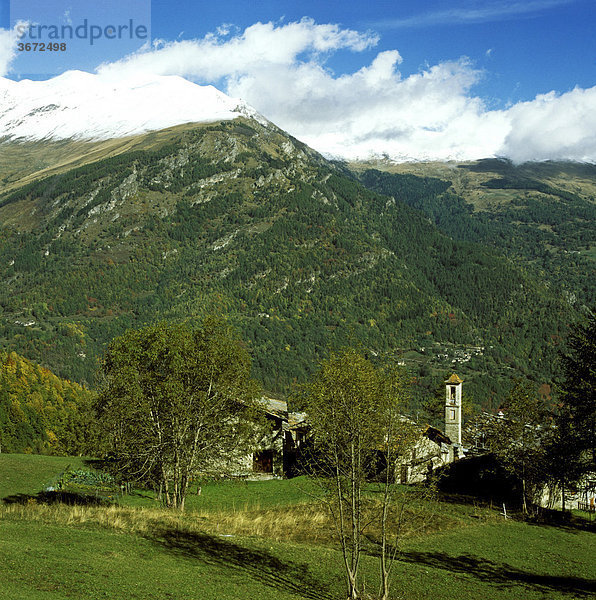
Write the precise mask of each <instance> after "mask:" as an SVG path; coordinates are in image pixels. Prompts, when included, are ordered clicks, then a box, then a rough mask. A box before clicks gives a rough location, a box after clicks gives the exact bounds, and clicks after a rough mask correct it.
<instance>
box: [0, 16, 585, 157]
mask: <svg viewBox="0 0 596 600" xmlns="http://www.w3.org/2000/svg"><path fill="white" fill-rule="evenodd" d="M376 43H377V37H376V35H374V34H371V33H369V32H366V33H359V32H357V31H353V30H350V29H343V28H341V27H339V26H338V25H332V24H323V25H320V24H316V23H315V22H314V21H312V20H311V19H303V20H301V21H299V22H294V23H283V24H274V23H256V24H254V25H252V26H250V27H248V28H247V29H245V30H244V31H240V30H237V29H235V28H233V27H232V26H225V27H224V28H223V29H221V30H220V32H219V33H218V34H209V35H207V36H205V37H204V38H202V39H199V40H185V41H175V42H167V41H157V42H155V43H154V44H153V45H149V44H147V46H146V47H145V48H143V49H142V50H140V51H139V52H137V53H135V54H132V55H130V56H128V57H125V58H124V59H122V60H120V61H117V62H115V63H111V64H103V65H101V66H100V67H99V68H98V73H99V77H98V79H100V80H104V82H106V80H109V81H110V82H114V83H115V84H117V85H128V86H133V85H135V83H134V82H135V81H137V82H138V81H140V80H142V79H143V78H144V77H147V76H154V75H179V76H183V77H186V78H188V79H191V80H193V81H196V82H200V83H217V84H218V86H219V87H220V88H222V90H223V91H225V92H226V93H228V94H229V95H231V96H234V97H239V98H242V99H243V100H245V101H246V102H248V103H249V104H251V105H252V106H254V107H255V108H256V109H257V110H258V111H259V112H261V113H262V114H263V115H265V116H266V117H267V118H269V119H270V120H272V121H273V122H274V123H276V124H277V125H279V126H280V127H282V128H283V129H285V130H287V131H288V132H290V133H291V134H293V135H294V136H296V137H297V138H299V139H302V140H303V141H305V142H306V143H308V144H309V145H311V146H312V147H313V148H315V149H317V150H319V151H321V152H323V153H327V154H331V155H336V156H344V157H347V158H365V157H369V156H370V155H383V154H388V155H389V156H391V157H393V158H395V159H396V160H449V159H455V160H468V159H477V158H482V157H489V156H508V157H510V158H512V159H513V160H516V161H524V160H543V159H574V160H586V161H592V162H596V87H594V88H590V89H586V90H583V89H579V88H577V89H575V90H573V91H571V92H568V93H565V94H562V95H558V94H557V93H555V92H550V93H548V94H544V95H541V96H538V97H537V98H536V99H534V100H532V101H530V102H524V103H518V104H516V105H513V106H511V107H509V108H507V109H504V110H489V109H488V108H487V106H486V105H485V104H484V102H483V101H482V99H480V98H479V97H477V96H475V95H474V93H473V88H474V85H475V84H476V83H477V82H478V81H479V79H480V78H482V77H483V72H482V71H479V70H478V69H476V68H475V67H474V65H473V64H472V63H471V62H470V61H469V60H468V59H466V58H465V57H464V58H461V59H460V60H457V61H449V62H442V63H439V64H437V65H432V66H428V67H426V68H424V69H423V70H421V71H419V72H418V73H414V74H412V75H409V76H402V74H401V72H400V70H399V69H400V65H401V64H402V62H403V59H402V56H401V55H400V53H399V52H398V51H397V50H389V51H383V52H379V53H377V55H376V57H374V59H373V60H372V61H371V62H370V63H369V64H366V65H365V66H362V67H361V68H359V69H357V70H355V71H353V72H349V73H345V74H342V75H336V74H334V73H333V72H332V71H331V70H330V69H329V68H328V67H327V66H326V61H327V58H328V57H329V56H330V55H331V54H332V53H334V52H346V51H348V52H359V51H363V50H367V49H370V48H371V47H373V46H374V45H375V44H376ZM8 48H9V49H10V48H11V46H10V44H9V45H8ZM0 56H2V55H0ZM6 56H7V57H8V58H7V59H5V70H6V68H8V64H9V62H10V56H11V54H10V52H9V53H8V54H6ZM0 66H2V62H0ZM181 118H182V117H181ZM181 122H182V121H181Z"/></svg>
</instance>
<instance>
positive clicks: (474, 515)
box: [0, 454, 596, 600]
mask: <svg viewBox="0 0 596 600" xmlns="http://www.w3.org/2000/svg"><path fill="white" fill-rule="evenodd" d="M67 467H70V468H71V469H80V468H88V467H86V466H85V461H84V460H82V459H77V458H59V457H45V456H33V455H5V454H0V497H1V498H2V499H5V501H3V502H2V506H1V507H0V582H1V584H0V597H1V598H2V599H3V600H4V599H6V600H17V599H19V600H21V599H23V600H25V599H27V600H28V599H42V598H43V599H44V600H45V599H53V598H56V599H61V600H62V599H64V598H74V599H78V598H80V599H88V598H89V599H95V598H97V599H99V598H111V599H120V598H122V599H124V598H126V599H128V598H138V599H154V598H155V599H156V600H157V599H164V598H166V599H167V598H172V599H176V600H178V599H180V600H184V599H189V600H190V599H193V600H196V599H200V600H211V599H213V600H236V599H239V598H251V599H256V600H261V599H262V600H269V599H271V600H273V599H277V600H281V599H286V598H287V599H290V598H293V599H300V598H304V599H312V600H315V599H322V600H335V599H338V600H339V599H340V598H343V596H344V581H343V572H342V565H341V555H340V553H339V551H338V550H337V548H336V546H335V544H334V542H333V538H332V536H331V535H330V534H329V532H328V529H329V523H328V522H327V521H326V515H325V513H324V511H323V510H322V509H321V507H320V506H319V505H318V504H317V503H316V502H315V501H314V499H313V496H314V493H315V491H316V490H315V489H314V487H313V485H312V484H311V483H310V482H309V481H308V480H305V479H303V478H297V479H292V480H272V481H262V482H229V481H221V482H209V483H204V484H202V485H201V494H200V495H198V494H197V493H196V486H195V488H193V489H194V493H193V494H192V495H191V496H190V497H189V502H188V509H187V511H186V513H184V514H178V513H173V512H168V511H165V510H163V509H162V508H161V507H160V506H159V505H158V504H157V502H156V501H155V500H154V499H153V497H152V495H151V494H150V493H148V492H145V491H135V492H133V494H131V495H129V496H124V497H123V498H118V499H117V500H111V501H110V502H105V503H103V502H101V501H96V500H95V499H93V498H92V499H90V501H89V502H88V503H86V502H84V501H83V500H82V499H81V501H79V502H77V503H71V504H61V503H57V502H51V501H48V498H47V496H44V495H43V494H39V492H40V491H42V490H43V489H44V487H45V486H47V485H48V483H49V482H52V481H55V480H56V478H57V477H58V475H60V473H61V472H63V471H64V469H66V468H67ZM412 510H413V511H414V512H415V515H416V517H417V520H416V522H417V523H418V524H422V525H420V526H419V527H417V528H413V529H412V530H411V531H410V532H409V533H408V535H407V537H406V539H405V540H404V542H403V546H402V550H403V551H402V553H401V556H400V560H399V562H398V563H397V565H396V567H395V571H394V579H393V597H394V598H396V599H398V598H401V599H405V600H410V599H412V600H418V599H420V600H421V599H426V598H429V599H430V598H432V599H433V600H453V599H456V598H457V599H458V600H476V599H478V600H493V599H494V600H500V599H503V600H506V599H507V600H509V599H511V600H521V599H523V600H526V599H528V600H533V599H540V600H544V599H549V600H551V599H553V600H557V599H568V600H571V599H575V598H588V597H590V596H591V595H592V594H593V591H594V589H595V586H596V552H595V550H596V544H595V538H594V533H593V530H591V529H590V523H589V522H588V521H586V520H582V519H576V520H574V521H572V522H570V523H568V524H566V525H564V526H550V525H537V524H531V523H527V522H522V521H518V520H515V519H508V520H504V519H503V517H502V516H501V515H500V514H499V511H498V510H492V509H490V508H487V507H481V506H476V505H474V504H473V503H458V502H455V501H454V500H453V499H450V501H449V502H447V501H443V502H431V501H422V500H420V501H418V502H417V503H414V504H413V508H412ZM373 554H374V548H372V547H371V549H370V551H369V552H367V555H366V556H365V557H364V561H363V564H362V569H363V571H362V572H363V575H364V577H365V580H366V584H367V585H366V592H367V593H368V594H370V598H374V595H375V592H376V589H377V569H378V566H377V561H376V559H375V557H374V556H373Z"/></svg>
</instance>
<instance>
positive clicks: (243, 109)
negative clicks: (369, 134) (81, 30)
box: [0, 71, 265, 140]
mask: <svg viewBox="0 0 596 600" xmlns="http://www.w3.org/2000/svg"><path fill="white" fill-rule="evenodd" d="M241 115H244V116H249V117H253V118H257V119H258V120H259V121H261V122H264V121H265V120H264V119H263V117H261V116H260V115H259V114H258V113H257V112H256V111H255V110H254V109H253V108H252V107H250V106H249V105H248V104H246V103H245V102H244V101H242V100H238V99H235V98H230V97H229V96H226V95H225V94H223V93H222V92H220V91H219V90H217V89H215V88H214V87H213V86H211V85H208V86H201V85H197V84H195V83H192V82H190V81H188V80H186V79H184V78H182V77H178V76H174V75H167V76H164V75H162V76H156V75H150V76H147V75H140V76H139V77H136V78H132V79H130V78H129V79H126V80H123V79H118V80H116V79H111V78H109V77H104V76H101V75H93V74H91V73H85V72H82V71H67V72H66V73H63V74H62V75H59V76H57V77H54V78H53V79H48V80H45V81H31V80H28V79H26V80H22V81H12V80H10V79H5V78H0V139H2V138H4V139H12V140H41V139H55V140H61V139H69V138H73V139H89V140H103V139H110V138H115V137H124V136H127V135H135V134H139V133H143V132H146V131H153V130H157V129H164V128H166V127H171V126H173V125H180V124H183V123H192V122H212V121H221V120H228V119H234V118H236V117H239V116H241Z"/></svg>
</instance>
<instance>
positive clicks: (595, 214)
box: [354, 159, 596, 309]
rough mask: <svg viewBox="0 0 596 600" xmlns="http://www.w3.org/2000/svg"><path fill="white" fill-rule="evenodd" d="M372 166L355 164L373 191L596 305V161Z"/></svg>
mask: <svg viewBox="0 0 596 600" xmlns="http://www.w3.org/2000/svg"><path fill="white" fill-rule="evenodd" d="M367 166H368V165H355V166H354V167H355V172H356V173H357V174H358V179H359V181H361V182H362V183H363V184H364V185H365V186H367V187H368V188H369V189H371V190H374V191H376V192H379V193H383V194H387V195H389V196H395V197H397V198H401V199H403V200H404V202H406V203H407V204H408V205H410V206H412V207H414V208H417V209H419V210H421V211H423V212H424V213H425V214H427V215H428V217H429V218H430V219H431V220H432V221H433V223H435V224H436V225H437V227H439V228H440V229H441V230H442V231H444V232H445V233H446V234H448V235H449V236H450V237H452V238H454V239H457V240H462V241H470V242H476V243H482V244H484V245H487V246H490V247H493V248H495V249H496V250H498V251H500V252H503V253H505V254H506V255H507V256H509V257H511V258H512V259H513V260H515V261H517V262H519V263H521V264H524V266H525V267H526V268H528V269H529V270H530V271H531V272H533V273H534V275H535V276H536V277H538V278H541V279H543V280H545V281H548V283H549V285H551V286H552V287H553V289H556V290H557V293H559V294H561V295H563V296H564V297H565V298H566V299H567V300H568V301H569V302H570V303H572V304H574V305H575V306H576V307H577V308H578V309H586V308H587V307H592V306H594V303H595V302H596V225H595V224H596V166H595V165H589V164H580V163H556V162H547V163H526V164H523V165H517V166H516V165H513V164H512V163H511V162H510V161H506V160H497V159H486V160H482V161H478V162H476V163H465V164H461V165H453V164H452V165H446V164H443V165H440V164H431V165H420V164H418V165H414V164H412V165H377V167H378V168H376V169H370V168H367ZM414 174H415V175H414ZM420 175H424V177H422V178H421V177H420ZM429 175H432V177H429Z"/></svg>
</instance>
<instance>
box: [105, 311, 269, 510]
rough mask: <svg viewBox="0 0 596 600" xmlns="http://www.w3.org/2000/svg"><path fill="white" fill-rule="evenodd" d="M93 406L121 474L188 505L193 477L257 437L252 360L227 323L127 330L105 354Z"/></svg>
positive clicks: (169, 503)
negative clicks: (98, 389)
mask: <svg viewBox="0 0 596 600" xmlns="http://www.w3.org/2000/svg"><path fill="white" fill-rule="evenodd" d="M102 371H103V376H104V383H103V388H102V391H101V394H100V396H99V399H98V402H97V405H96V408H97V412H98V416H99V418H100V420H101V422H102V424H103V426H104V430H105V432H106V433H105V435H106V442H107V444H106V449H107V450H109V451H110V453H111V456H112V458H113V460H112V464H113V466H114V468H115V469H116V470H117V471H118V472H119V473H120V476H121V477H122V478H124V479H128V480H140V481H143V480H144V481H152V482H154V483H155V484H157V485H158V486H159V489H160V491H161V492H162V493H163V500H164V502H165V504H166V505H167V506H169V507H175V508H179V509H183V508H184V499H185V496H186V493H187V491H188V486H189V483H190V481H191V479H192V478H193V477H194V476H196V475H197V474H198V473H202V472H209V471H210V470H213V469H214V468H216V469H224V468H225V465H227V464H229V463H230V461H231V459H233V458H234V457H237V456H239V455H240V454H242V452H246V451H248V444H249V442H250V440H252V439H253V438H254V434H255V428H254V426H253V422H254V417H255V414H254V412H253V407H254V403H253V401H254V399H255V398H256V397H257V391H258V390H257V386H256V384H255V383H254V381H252V380H251V378H250V358H249V355H248V352H247V350H246V348H245V347H244V345H243V344H242V342H241V341H240V339H239V338H238V337H237V335H236V334H235V332H234V331H233V330H232V329H231V328H230V327H229V326H228V325H227V324H226V323H225V322H223V321H219V320H216V319H213V318H210V319H207V320H205V322H204V323H203V324H202V326H201V327H199V328H191V327H189V326H187V325H180V324H166V323H161V324H158V325H152V326H150V327H146V328H145V329H141V330H132V331H128V332H127V333H126V334H124V335H123V336H121V337H119V338H117V339H115V340H114V341H112V343H111V344H110V345H109V347H108V350H107V352H106V355H105V358H104V361H103V365H102Z"/></svg>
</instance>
